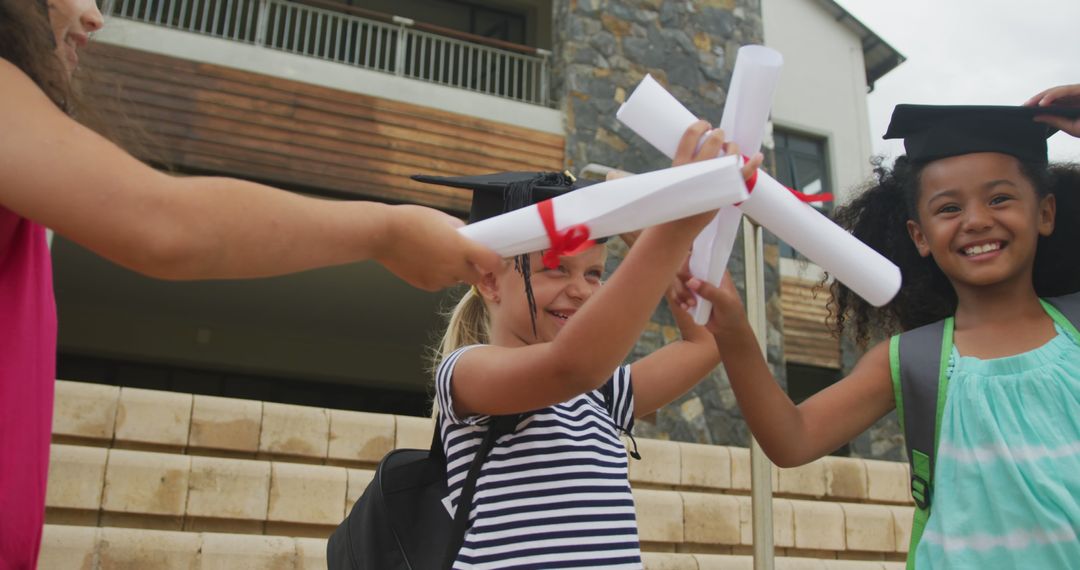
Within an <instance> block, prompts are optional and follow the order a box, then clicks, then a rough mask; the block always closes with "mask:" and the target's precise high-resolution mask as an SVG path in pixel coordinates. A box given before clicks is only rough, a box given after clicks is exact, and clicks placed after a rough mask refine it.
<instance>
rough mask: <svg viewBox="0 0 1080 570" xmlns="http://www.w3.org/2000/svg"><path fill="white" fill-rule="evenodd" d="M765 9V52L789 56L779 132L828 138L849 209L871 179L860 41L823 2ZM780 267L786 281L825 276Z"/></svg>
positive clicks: (797, 265) (811, 269)
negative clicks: (787, 277)
mask: <svg viewBox="0 0 1080 570" xmlns="http://www.w3.org/2000/svg"><path fill="white" fill-rule="evenodd" d="M761 10H762V19H763V20H764V27H765V45H767V46H769V47H771V48H773V49H775V50H777V51H779V52H780V53H782V54H783V55H784V68H783V71H782V72H781V74H780V83H779V85H778V86H777V92H776V94H775V96H774V99H773V114H772V120H773V124H774V126H775V127H774V128H783V129H787V130H793V131H801V132H803V133H806V134H810V135H814V136H820V137H823V138H825V139H826V149H827V153H828V159H829V175H830V178H831V181H832V191H833V193H834V196H835V197H836V201H837V203H839V204H843V203H844V202H845V201H846V200H848V199H849V198H850V197H851V196H852V194H853V193H854V191H855V190H856V189H857V188H858V187H859V186H860V185H862V183H863V182H864V181H865V180H866V179H867V178H868V177H869V176H870V174H871V172H872V170H871V167H870V156H871V152H872V151H871V144H870V126H869V119H868V116H869V115H868V111H867V106H866V91H867V89H866V72H865V68H864V63H863V52H862V44H861V42H860V38H859V36H858V34H856V33H855V32H854V31H852V30H850V29H849V28H847V27H845V26H844V25H843V24H842V23H840V22H837V21H836V20H835V19H834V18H833V17H832V16H830V15H829V13H828V12H827V11H826V10H825V9H823V8H822V6H821V5H820V4H819V2H818V0H762V6H761ZM780 266H781V267H780V269H781V273H782V274H784V275H798V276H800V277H803V278H805V279H810V280H814V281H817V280H819V279H820V278H821V276H822V273H821V270H820V269H819V268H818V267H817V266H816V265H813V264H807V263H801V262H797V261H793V260H790V259H782V260H781V263H780Z"/></svg>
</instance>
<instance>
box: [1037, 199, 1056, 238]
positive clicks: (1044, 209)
mask: <svg viewBox="0 0 1080 570" xmlns="http://www.w3.org/2000/svg"><path fill="white" fill-rule="evenodd" d="M1056 216H1057V198H1056V197H1054V195H1053V194H1048V195H1046V197H1044V198H1043V199H1042V200H1039V219H1038V222H1037V223H1038V226H1039V235H1041V236H1043V237H1048V236H1049V235H1050V234H1052V233H1054V219H1055V217H1056Z"/></svg>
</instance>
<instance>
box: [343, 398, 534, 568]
mask: <svg viewBox="0 0 1080 570" xmlns="http://www.w3.org/2000/svg"><path fill="white" fill-rule="evenodd" d="M520 418H521V416H495V417H492V418H491V423H490V424H489V427H488V431H487V434H485V435H484V440H483V442H482V443H481V444H480V449H479V450H477V452H476V457H475V458H474V459H473V461H472V464H471V465H470V466H469V474H468V476H467V477H466V478H465V483H464V486H463V487H462V489H461V496H460V498H459V499H458V507H457V511H456V513H455V516H454V518H453V519H451V518H450V516H449V515H448V514H447V512H446V507H444V506H443V502H442V501H443V498H445V497H446V495H447V486H446V455H445V454H444V453H443V446H442V439H441V438H440V437H439V428H438V426H436V427H435V433H434V435H433V436H432V438H431V449H430V450H422V449H396V450H394V451H391V452H390V453H388V454H386V456H385V457H383V459H382V461H380V462H379V466H378V467H376V468H375V477H374V479H372V481H371V483H370V484H368V487H367V489H365V490H364V494H363V495H361V496H360V499H359V500H357V501H356V504H355V505H353V508H352V511H350V512H349V516H347V517H346V518H345V520H344V521H342V523H341V524H340V525H338V527H337V529H336V530H334V534H333V535H331V536H330V540H329V541H328V542H327V544H326V562H327V567H328V568H329V569H330V570H436V569H449V568H451V567H452V566H453V564H454V560H455V559H456V558H457V553H458V551H459V550H461V545H462V544H463V543H464V542H465V532H466V531H467V530H468V525H469V512H470V511H471V510H472V499H473V493H474V492H475V491H476V479H477V478H478V477H479V476H480V467H481V465H483V463H484V460H485V459H487V456H488V454H489V453H490V452H491V449H492V447H494V446H495V441H496V440H497V439H499V438H500V437H502V436H503V435H506V434H508V433H513V432H514V429H515V427H516V426H517V423H518V421H519V420H520Z"/></svg>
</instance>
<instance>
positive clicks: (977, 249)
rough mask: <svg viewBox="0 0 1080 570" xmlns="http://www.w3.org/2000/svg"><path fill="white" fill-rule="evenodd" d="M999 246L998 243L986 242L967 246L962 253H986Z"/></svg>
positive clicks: (995, 249)
mask: <svg viewBox="0 0 1080 570" xmlns="http://www.w3.org/2000/svg"><path fill="white" fill-rule="evenodd" d="M1000 247H1001V246H1000V244H997V243H988V244H984V245H976V246H972V247H969V248H967V249H965V250H964V253H966V254H967V255H979V254H981V253H986V252H988V251H997V250H998V249H1000Z"/></svg>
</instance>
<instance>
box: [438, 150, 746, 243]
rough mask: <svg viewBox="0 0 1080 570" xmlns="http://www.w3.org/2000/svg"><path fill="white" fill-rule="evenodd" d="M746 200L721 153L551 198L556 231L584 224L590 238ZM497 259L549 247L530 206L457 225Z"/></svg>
mask: <svg viewBox="0 0 1080 570" xmlns="http://www.w3.org/2000/svg"><path fill="white" fill-rule="evenodd" d="M746 198H747V193H746V185H745V183H744V182H743V179H742V175H741V174H740V171H739V160H738V158H737V157H733V156H727V157H722V158H716V159H713V160H706V161H702V162H695V163H691V164H686V165H683V166H677V167H673V168H666V169H663V170H657V171H654V172H648V173H645V174H638V175H636V176H628V177H626V178H619V179H616V180H610V181H607V182H601V183H600V184H594V185H592V186H587V187H585V188H581V189H579V190H575V191H573V192H568V193H566V194H563V195H561V196H558V197H556V198H554V199H552V206H553V213H554V217H555V224H556V229H557V230H560V231H561V230H563V229H565V228H567V227H569V226H573V225H578V224H584V225H585V226H587V227H588V228H589V237H591V238H593V239H597V238H603V237H609V236H613V235H616V234H621V233H625V232H630V231H635V230H640V229H642V228H647V227H649V226H654V225H657V224H662V223H664V222H670V221H672V220H677V219H680V218H685V217H687V216H691V215H694V214H700V213H702V212H707V211H709V210H715V209H717V208H720V207H722V206H727V205H730V204H734V203H736V202H739V201H742V200H745V199H746ZM459 231H460V232H461V233H462V234H464V235H465V236H466V237H468V238H470V239H473V240H476V241H477V242H479V243H482V244H484V245H486V246H488V247H490V248H491V249H493V250H495V251H496V252H498V253H499V254H500V255H502V256H503V257H510V256H514V255H520V254H523V253H530V252H533V251H540V250H542V249H546V248H548V247H549V246H550V240H549V238H548V235H547V231H546V230H545V229H544V225H543V222H542V221H541V220H540V214H539V212H538V211H537V209H536V206H530V207H528V208H521V209H519V210H514V211H512V212H508V213H506V214H502V215H499V216H495V217H494V218H488V219H486V220H482V221H479V222H476V223H474V224H469V225H467V226H464V227H462V228H460V229H459Z"/></svg>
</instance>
